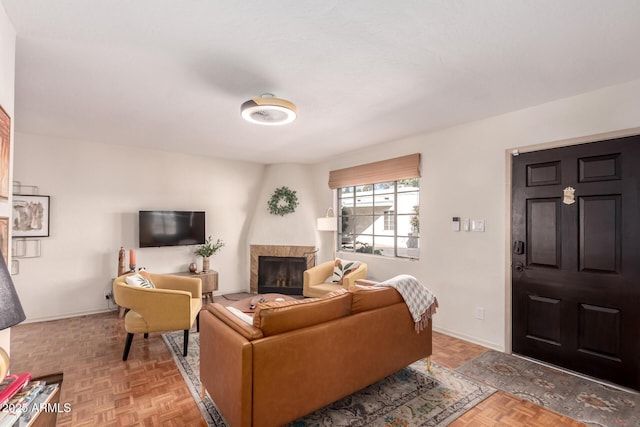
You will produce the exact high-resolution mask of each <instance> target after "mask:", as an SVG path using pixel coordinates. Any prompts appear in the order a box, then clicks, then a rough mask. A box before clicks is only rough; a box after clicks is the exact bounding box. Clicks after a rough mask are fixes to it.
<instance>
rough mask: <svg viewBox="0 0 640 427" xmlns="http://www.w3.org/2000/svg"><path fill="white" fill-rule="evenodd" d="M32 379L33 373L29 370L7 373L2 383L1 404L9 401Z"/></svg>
mask: <svg viewBox="0 0 640 427" xmlns="http://www.w3.org/2000/svg"><path fill="white" fill-rule="evenodd" d="M30 380H31V374H30V373H29V372H23V373H20V374H11V375H7V376H6V377H5V379H4V380H2V382H1V383H0V405H4V404H5V403H7V401H8V400H9V399H11V398H12V397H13V396H14V395H15V394H16V393H17V392H19V391H20V390H22V388H23V387H24V386H25V385H27V383H28V382H29V381H30Z"/></svg>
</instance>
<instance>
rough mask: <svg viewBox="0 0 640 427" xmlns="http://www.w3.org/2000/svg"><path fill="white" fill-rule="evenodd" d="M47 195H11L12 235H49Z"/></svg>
mask: <svg viewBox="0 0 640 427" xmlns="http://www.w3.org/2000/svg"><path fill="white" fill-rule="evenodd" d="M49 202H50V200H49V196H33V195H25V194H14V195H13V237H49Z"/></svg>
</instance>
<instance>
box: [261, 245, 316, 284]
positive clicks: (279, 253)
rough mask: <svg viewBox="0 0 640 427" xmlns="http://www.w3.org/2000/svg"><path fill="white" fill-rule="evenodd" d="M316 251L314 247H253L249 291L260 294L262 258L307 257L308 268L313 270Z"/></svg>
mask: <svg viewBox="0 0 640 427" xmlns="http://www.w3.org/2000/svg"><path fill="white" fill-rule="evenodd" d="M315 250H316V248H315V247H314V246H285V245H251V252H250V254H251V278H250V281H249V291H250V292H251V293H252V294H257V293H258V260H259V258H260V257H261V256H273V257H306V258H307V268H311V267H313V266H314V264H315V256H314V255H313V254H314V252H315Z"/></svg>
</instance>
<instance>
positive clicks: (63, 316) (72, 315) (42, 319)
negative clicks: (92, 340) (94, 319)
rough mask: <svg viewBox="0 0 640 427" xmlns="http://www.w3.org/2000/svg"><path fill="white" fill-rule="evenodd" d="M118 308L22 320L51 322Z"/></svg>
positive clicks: (107, 311)
mask: <svg viewBox="0 0 640 427" xmlns="http://www.w3.org/2000/svg"><path fill="white" fill-rule="evenodd" d="M117 311H118V309H117V308H109V309H106V308H103V309H100V310H89V311H82V312H77V313H65V314H60V315H57V316H44V317H35V318H32V319H29V318H28V319H26V320H25V321H24V322H22V323H23V324H26V323H38V322H50V321H52V320H62V319H68V318H70V317H80V316H90V315H92V314H100V313H113V312H117Z"/></svg>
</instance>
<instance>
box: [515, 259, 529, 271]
mask: <svg viewBox="0 0 640 427" xmlns="http://www.w3.org/2000/svg"><path fill="white" fill-rule="evenodd" d="M514 267H515V268H516V271H517V272H519V273H522V272H523V271H525V270H531V267H527V266H526V265H524V264H523V263H521V262H516V264H515V265H514Z"/></svg>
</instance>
